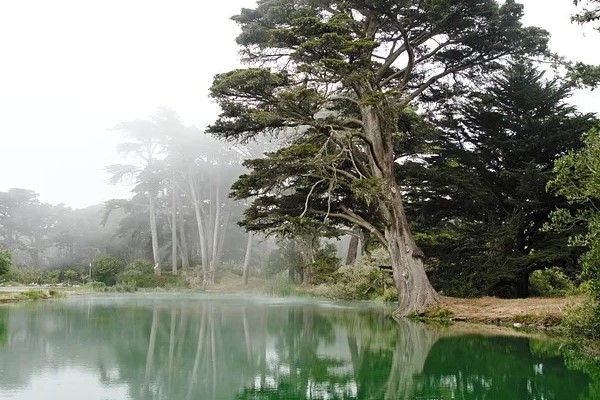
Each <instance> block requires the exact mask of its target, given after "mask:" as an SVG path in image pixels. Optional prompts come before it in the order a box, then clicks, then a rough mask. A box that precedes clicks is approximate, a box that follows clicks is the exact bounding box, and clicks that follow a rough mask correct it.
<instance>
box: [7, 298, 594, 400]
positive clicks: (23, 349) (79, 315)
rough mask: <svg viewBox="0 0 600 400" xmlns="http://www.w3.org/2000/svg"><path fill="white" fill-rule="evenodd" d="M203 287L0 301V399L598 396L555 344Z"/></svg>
mask: <svg viewBox="0 0 600 400" xmlns="http://www.w3.org/2000/svg"><path fill="white" fill-rule="evenodd" d="M389 311H390V310H389V309H384V308H382V307H374V306H368V305H360V304H359V305H346V304H344V305H340V304H336V303H331V302H325V301H314V300H297V299H262V298H254V297H242V296H239V297H233V296H208V295H198V296H191V295H153V296H143V295H129V296H112V297H95V298H69V299H65V300H59V301H53V302H39V303H27V304H23V303H21V304H11V305H4V306H1V307H0V399H28V400H29V399H35V400H38V399H57V400H58V399H60V400H69V399H77V400H80V399H84V400H94V399H144V400H145V399H169V400H177V399H219V400H226V399H432V400H433V399H436V400H439V399H490V400H504V399H510V400H515V399H535V400H557V399H569V400H573V399H600V383H599V382H598V381H596V380H594V379H592V378H591V377H590V376H589V375H587V374H586V373H584V372H581V371H577V370H576V369H575V368H573V367H570V366H569V364H570V363H569V362H565V360H564V359H563V357H562V356H561V351H560V344H559V343H555V342H552V341H549V340H543V339H532V338H524V337H510V336H499V335H494V336H489V335H483V334H480V333H476V332H475V333H473V332H471V331H469V333H468V334H464V333H461V332H464V329H462V330H457V328H456V327H455V328H439V327H437V328H436V327H428V326H426V325H423V324H415V323H411V322H409V321H403V322H400V323H398V322H396V321H394V320H392V319H390V318H389V317H388V316H387V314H388V313H389Z"/></svg>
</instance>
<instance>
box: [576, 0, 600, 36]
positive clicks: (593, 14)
mask: <svg viewBox="0 0 600 400" xmlns="http://www.w3.org/2000/svg"><path fill="white" fill-rule="evenodd" d="M573 3H574V4H575V5H576V6H583V8H580V9H579V10H578V12H577V13H576V14H574V15H573V16H572V17H571V20H572V21H573V22H577V23H579V24H587V23H590V22H598V21H600V0H573ZM595 29H598V30H600V26H598V27H596V28H595Z"/></svg>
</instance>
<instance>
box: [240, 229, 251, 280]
mask: <svg viewBox="0 0 600 400" xmlns="http://www.w3.org/2000/svg"><path fill="white" fill-rule="evenodd" d="M253 236H254V234H253V232H252V231H250V232H248V242H247V244H246V256H245V257H244V269H243V270H242V282H243V283H244V285H246V286H247V285H248V268H249V267H250V258H251V256H252V237H253Z"/></svg>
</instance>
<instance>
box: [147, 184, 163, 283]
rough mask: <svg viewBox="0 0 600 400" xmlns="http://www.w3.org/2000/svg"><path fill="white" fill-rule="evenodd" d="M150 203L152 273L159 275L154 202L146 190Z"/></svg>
mask: <svg viewBox="0 0 600 400" xmlns="http://www.w3.org/2000/svg"><path fill="white" fill-rule="evenodd" d="M148 199H149V203H150V233H151V235H152V257H153V258H154V274H155V275H160V272H161V271H160V256H159V254H158V229H157V228H156V203H155V201H156V200H155V199H154V196H153V195H152V193H150V192H148Z"/></svg>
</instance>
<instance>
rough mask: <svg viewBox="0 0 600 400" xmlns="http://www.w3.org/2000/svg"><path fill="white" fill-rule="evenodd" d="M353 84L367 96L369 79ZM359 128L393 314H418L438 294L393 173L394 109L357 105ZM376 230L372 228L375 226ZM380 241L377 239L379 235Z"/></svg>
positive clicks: (395, 112) (382, 105) (363, 95)
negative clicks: (394, 300)
mask: <svg viewBox="0 0 600 400" xmlns="http://www.w3.org/2000/svg"><path fill="white" fill-rule="evenodd" d="M363 85H364V86H361V87H359V86H358V85H357V87H356V90H357V92H358V93H359V94H360V97H369V96H371V95H372V93H373V89H372V87H371V85H370V83H369V82H363ZM360 111H361V115H362V121H363V128H364V132H365V135H366V137H367V139H368V141H369V143H370V145H369V150H370V151H369V164H370V167H371V173H372V175H373V177H374V178H376V179H379V181H380V182H379V184H380V185H381V188H380V189H377V190H376V191H375V193H376V195H377V196H376V198H377V205H378V210H379V214H380V216H381V219H382V220H383V222H384V224H385V230H384V232H383V236H384V239H385V245H386V247H387V249H388V252H389V253H390V257H391V261H392V270H393V274H394V281H395V282H396V287H397V289H398V310H396V312H395V313H394V315H396V316H401V317H405V316H408V315H409V314H411V313H413V312H417V313H421V312H423V311H424V310H425V309H426V308H427V307H430V306H433V305H434V304H436V303H437V302H438V301H439V295H438V294H437V292H436V291H435V290H434V289H433V287H432V286H431V283H429V279H428V278H427V274H426V273H425V268H424V267H423V259H422V257H423V256H422V253H421V251H420V250H419V249H418V247H417V246H416V244H415V242H414V239H413V237H412V234H411V232H410V229H409V226H408V221H407V219H406V213H405V211H404V206H403V205H402V194H401V189H400V186H398V184H397V183H396V177H395V175H394V163H395V160H394V149H393V143H394V141H393V138H392V132H393V131H394V129H395V128H394V123H395V121H396V118H395V116H396V115H397V110H393V109H392V108H391V107H389V106H388V105H387V104H386V103H385V99H383V100H381V101H380V102H379V103H378V104H377V105H373V104H365V105H361V106H360ZM375 229H376V228H375ZM380 240H381V238H380Z"/></svg>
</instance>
